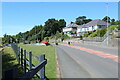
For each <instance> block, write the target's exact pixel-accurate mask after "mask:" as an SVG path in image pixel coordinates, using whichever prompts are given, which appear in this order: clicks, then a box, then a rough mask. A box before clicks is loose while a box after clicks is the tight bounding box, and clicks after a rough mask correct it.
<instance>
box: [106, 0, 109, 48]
mask: <svg viewBox="0 0 120 80" xmlns="http://www.w3.org/2000/svg"><path fill="white" fill-rule="evenodd" d="M106 9H107V46H108V44H109V43H108V39H109V38H108V36H109V33H108V0H107V2H106Z"/></svg>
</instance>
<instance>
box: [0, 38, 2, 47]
mask: <svg viewBox="0 0 120 80" xmlns="http://www.w3.org/2000/svg"><path fill="white" fill-rule="evenodd" d="M0 46H2V37H0Z"/></svg>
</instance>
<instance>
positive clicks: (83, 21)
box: [75, 16, 92, 25]
mask: <svg viewBox="0 0 120 80" xmlns="http://www.w3.org/2000/svg"><path fill="white" fill-rule="evenodd" d="M86 18H87V17H86V16H79V17H77V18H76V21H75V23H76V24H78V25H82V24H86V23H88V22H90V21H92V19H86Z"/></svg>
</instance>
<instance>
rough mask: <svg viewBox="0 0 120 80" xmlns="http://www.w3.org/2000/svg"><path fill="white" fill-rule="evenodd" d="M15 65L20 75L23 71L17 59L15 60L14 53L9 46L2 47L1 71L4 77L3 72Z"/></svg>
mask: <svg viewBox="0 0 120 80" xmlns="http://www.w3.org/2000/svg"><path fill="white" fill-rule="evenodd" d="M14 67H16V68H17V70H18V75H17V76H20V75H21V74H22V73H23V72H22V70H21V67H20V66H19V65H18V61H17V60H16V55H15V53H14V51H13V49H12V48H11V47H3V52H2V73H3V77H4V72H5V71H7V70H9V69H12V68H14Z"/></svg>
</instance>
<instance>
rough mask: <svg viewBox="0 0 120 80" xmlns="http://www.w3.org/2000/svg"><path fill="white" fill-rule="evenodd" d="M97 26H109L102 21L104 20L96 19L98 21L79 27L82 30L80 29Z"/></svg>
mask: <svg viewBox="0 0 120 80" xmlns="http://www.w3.org/2000/svg"><path fill="white" fill-rule="evenodd" d="M95 25H107V22H105V21H102V20H100V19H96V20H92V21H90V22H88V23H87V24H84V25H81V26H79V28H80V27H89V26H95ZM108 25H109V23H108Z"/></svg>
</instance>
